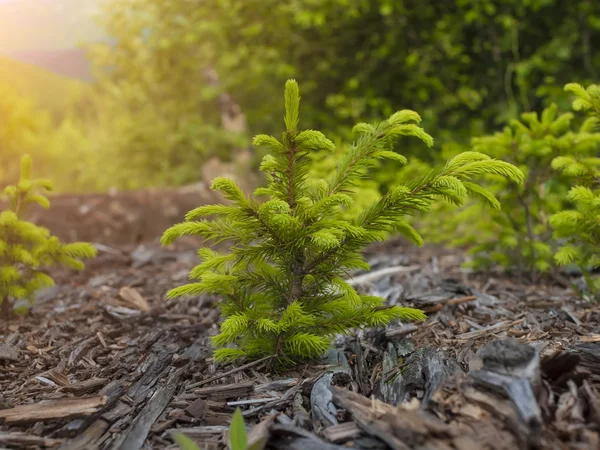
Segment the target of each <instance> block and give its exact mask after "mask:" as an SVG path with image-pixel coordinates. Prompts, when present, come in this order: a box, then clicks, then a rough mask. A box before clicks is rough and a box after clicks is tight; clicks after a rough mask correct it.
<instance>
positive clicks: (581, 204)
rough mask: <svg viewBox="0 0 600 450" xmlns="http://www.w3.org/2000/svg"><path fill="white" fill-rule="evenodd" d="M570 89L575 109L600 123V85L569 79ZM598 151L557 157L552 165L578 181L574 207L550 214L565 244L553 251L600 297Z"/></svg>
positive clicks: (571, 198)
mask: <svg viewBox="0 0 600 450" xmlns="http://www.w3.org/2000/svg"><path fill="white" fill-rule="evenodd" d="M565 90H566V91H567V92H571V93H573V94H575V96H576V98H575V100H574V101H573V109H574V110H576V111H585V112H587V113H588V114H589V118H588V120H587V121H586V123H587V124H588V126H589V127H590V128H591V127H596V128H598V127H600V86H598V85H591V86H589V87H588V88H587V89H586V88H584V87H583V86H581V85H579V84H576V83H570V84H567V85H566V86H565ZM596 155H597V153H596V154H594V155H591V156H586V157H583V158H573V157H570V158H557V159H556V160H554V161H553V163H552V167H553V168H554V169H556V170H558V171H560V172H562V173H564V174H567V175H569V176H570V177H572V178H573V179H574V180H575V181H576V185H575V186H573V187H572V188H571V189H570V190H569V193H568V195H567V200H568V201H570V202H571V205H572V208H570V209H566V210H564V211H560V212H558V213H556V214H554V215H553V216H552V217H551V218H550V223H551V224H552V226H553V228H554V236H555V237H556V238H558V239H559V240H560V241H561V243H562V247H561V248H560V249H559V250H558V251H557V252H556V254H555V255H554V259H555V261H556V262H557V263H558V264H560V265H567V264H575V265H577V266H578V267H579V268H580V269H581V271H582V273H583V275H584V278H585V280H586V283H587V287H588V289H589V291H590V292H591V294H592V295H593V296H594V297H595V298H596V300H598V299H600V295H599V294H600V278H595V279H594V278H593V277H592V274H591V271H592V270H593V269H597V268H598V267H600V157H598V156H596Z"/></svg>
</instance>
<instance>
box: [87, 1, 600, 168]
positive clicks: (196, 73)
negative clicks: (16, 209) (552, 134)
mask: <svg viewBox="0 0 600 450" xmlns="http://www.w3.org/2000/svg"><path fill="white" fill-rule="evenodd" d="M140 11H143V12H140ZM103 19H104V20H103V24H104V25H105V28H106V30H107V32H108V33H109V34H110V35H111V36H113V37H114V38H115V39H114V43H113V44H111V45H110V46H109V45H105V46H103V48H98V49H97V50H96V51H94V52H93V54H92V56H93V59H94V61H95V62H96V63H97V65H98V67H99V68H101V67H107V68H108V70H107V71H106V72H107V74H108V75H109V77H110V79H111V80H112V82H113V83H114V84H115V85H118V86H123V87H124V88H126V89H130V90H132V91H133V92H135V93H139V94H140V96H141V98H142V99H143V101H144V102H145V103H144V104H146V105H151V107H152V108H153V109H156V110H158V111H168V113H166V114H165V115H166V117H165V118H164V120H169V118H170V120H172V121H173V122H175V123H176V122H177V121H179V120H181V121H182V122H183V123H184V124H186V123H187V124H189V123H194V119H195V118H198V119H199V123H201V124H202V125H204V124H206V125H208V124H213V125H214V124H217V123H218V116H219V111H218V108H216V107H212V108H211V106H216V103H217V98H218V96H219V95H220V94H221V93H223V92H227V93H229V94H231V95H233V96H235V98H236V99H237V100H238V101H239V103H240V105H241V107H242V110H243V111H244V112H245V114H246V115H247V117H248V121H249V126H250V131H251V133H252V134H254V133H256V132H261V133H262V132H264V133H276V132H278V130H277V129H276V128H275V127H277V124H278V117H280V114H281V111H280V108H279V107H278V106H279V102H278V97H279V89H277V88H276V87H277V86H279V85H280V83H283V82H285V80H286V79H288V78H290V77H295V78H296V79H299V80H302V83H303V91H304V94H305V95H306V96H307V97H308V99H307V101H306V102H305V103H303V105H304V106H303V108H304V109H303V111H304V115H303V117H304V124H305V126H306V127H309V128H316V129H320V130H325V131H327V132H328V135H329V132H330V131H332V132H333V131H335V132H339V133H340V134H341V135H344V136H345V134H344V131H345V130H346V129H347V128H349V127H351V126H352V125H353V124H354V123H356V122H357V121H358V120H362V121H365V120H366V121H371V120H380V119H381V118H385V117H388V116H389V115H391V114H392V113H393V112H394V111H395V110H396V109H398V108H399V107H402V106H403V105H410V107H411V108H413V109H415V110H417V111H419V112H421V116H422V117H423V122H422V124H423V126H424V127H425V128H426V129H430V130H431V129H436V130H439V132H438V136H437V141H438V142H442V141H446V140H459V141H462V142H466V141H467V140H468V139H469V137H470V136H474V135H483V134H487V133H490V132H492V131H493V130H495V129H496V127H497V126H498V124H500V123H505V122H506V121H507V120H509V119H513V118H517V117H518V115H519V113H521V112H523V111H530V110H541V109H542V108H543V107H544V106H547V105H548V102H549V101H550V100H553V101H556V102H558V103H559V104H560V105H561V106H566V105H567V102H568V98H567V96H566V95H565V93H564V92H563V91H562V89H561V88H560V86H562V85H564V84H565V83H567V82H568V81H570V80H574V79H578V80H581V81H582V82H586V81H591V80H593V79H594V78H595V76H596V72H597V67H600V54H599V53H598V52H595V51H594V49H596V48H599V47H600V11H599V10H598V8H597V3H596V1H595V0H570V1H568V2H565V1H564V0H527V1H523V0H502V1H501V0H424V1H419V2H406V1H396V0H354V1H349V0H327V1H325V0H320V1H316V0H295V1H293V2H290V1H280V0H244V1H239V0H204V1H189V0H113V1H111V2H108V6H107V8H106V11H105V14H104V15H103ZM208 66H210V67H212V68H214V69H215V70H216V71H217V73H218V74H219V76H220V78H221V81H222V83H221V86H219V87H217V88H215V87H213V86H211V85H209V84H207V83H206V82H205V80H204V79H203V76H202V70H203V69H204V68H205V67H208ZM127 101H129V100H128V99H127ZM139 125H140V127H141V128H144V122H143V121H140V122H139ZM178 130H180V131H181V133H182V135H185V134H186V133H188V132H190V128H188V127H179V128H178ZM250 136H251V135H250ZM182 138H184V136H182ZM163 140H164V139H163ZM163 147H164V148H165V153H167V151H166V147H165V146H164V145H163ZM223 147H225V148H223ZM410 147H414V150H415V151H416V152H418V151H419V150H420V143H418V142H417V141H412V142H411V141H410V140H408V142H406V144H404V149H405V150H407V149H408V148H410ZM170 148H171V149H173V150H174V151H175V153H174V155H177V154H178V153H177V152H176V149H175V148H174V147H170ZM221 148H223V151H225V150H226V148H230V147H228V146H226V145H221ZM125 150H127V149H126V148H125ZM411 150H412V149H411ZM433 153H434V152H429V154H428V155H421V156H423V158H424V159H427V158H426V157H430V156H433ZM179 154H180V153H179ZM409 154H411V155H412V154H413V153H412V152H411V153H409ZM415 154H418V153H415ZM430 161H431V160H430ZM181 164H185V163H181Z"/></svg>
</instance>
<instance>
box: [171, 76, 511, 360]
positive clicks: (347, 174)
mask: <svg viewBox="0 0 600 450" xmlns="http://www.w3.org/2000/svg"><path fill="white" fill-rule="evenodd" d="M299 102H300V96H299V91H298V85H297V83H296V82H295V81H294V80H290V81H288V82H287V84H286V87H285V120H284V122H285V131H284V132H283V135H282V138H281V139H280V140H278V139H277V138H275V137H273V136H267V135H258V136H256V137H255V138H254V145H256V146H258V147H263V148H265V149H267V150H268V151H269V153H268V154H267V155H266V156H265V157H264V159H263V161H262V165H261V170H262V171H263V172H264V174H265V176H266V178H267V181H268V184H267V186H266V187H260V188H258V189H257V190H255V191H254V194H253V195H251V196H247V195H246V194H245V193H244V192H242V190H241V189H240V188H239V187H238V186H237V185H236V184H235V183H234V182H233V181H231V180H230V179H227V178H222V177H218V178H216V179H214V180H213V182H212V189H213V190H216V191H220V192H221V193H222V194H223V196H224V197H225V198H226V199H227V200H229V201H230V203H229V204H227V205H222V204H217V205H206V206H200V207H198V208H196V209H193V210H191V211H190V212H188V213H187V215H186V218H185V219H186V220H185V221H184V222H182V223H179V224H176V225H174V226H172V227H171V228H169V229H168V230H166V231H165V233H164V235H163V238H162V242H163V244H164V245H166V244H169V243H172V242H173V241H175V240H176V239H177V238H178V237H180V236H184V235H194V236H200V237H202V238H203V239H204V240H208V241H212V242H223V241H230V242H232V247H231V249H230V251H229V252H226V253H219V252H217V251H214V250H212V249H210V248H204V247H203V248H200V250H199V252H198V254H199V256H200V258H201V262H200V264H199V265H198V266H197V267H195V268H194V269H193V270H192V271H191V272H190V279H191V280H192V282H191V283H189V284H186V285H183V286H180V287H177V288H174V289H172V290H171V291H169V292H168V294H167V298H174V297H179V296H184V295H199V294H205V293H209V294H216V295H218V296H220V297H221V303H220V308H221V311H222V314H223V316H224V317H225V320H224V321H223V323H222V324H221V329H220V333H219V334H218V335H217V336H215V337H213V339H212V342H213V345H214V346H215V347H216V348H217V349H216V351H215V358H216V359H217V360H219V361H227V360H233V359H237V358H240V357H249V358H259V357H262V356H266V355H276V356H277V357H278V360H279V361H280V362H291V361H295V360H298V359H303V358H314V357H319V356H321V355H322V354H323V352H325V351H326V350H327V348H328V347H329V345H330V342H331V338H332V337H333V336H334V335H335V334H338V333H347V332H349V331H350V330H351V329H352V328H355V327H364V326H367V327H372V326H383V325H386V324H388V323H389V322H390V321H392V320H423V319H424V318H425V315H424V313H423V312H422V311H419V310H416V309H412V308H405V307H400V306H386V305H385V304H384V299H383V298H380V297H375V296H370V295H361V294H359V293H357V291H356V290H355V289H354V288H353V287H352V286H350V285H349V284H348V283H347V281H345V279H346V277H347V276H348V273H349V271H351V270H354V269H363V270H367V269H368V268H369V266H368V264H367V263H366V262H365V260H364V258H363V256H362V254H361V250H363V249H364V247H365V246H366V245H368V244H370V243H372V242H375V241H381V240H383V239H384V238H385V237H386V236H387V233H389V232H390V231H396V232H400V233H402V234H404V235H405V236H406V237H408V238H409V239H411V240H412V241H413V242H415V243H417V244H422V239H421V237H420V236H419V234H418V233H417V231H416V230H414V229H413V228H412V227H411V226H410V225H409V224H408V223H407V221H406V220H405V216H406V215H408V214H411V213H414V212H417V211H428V210H429V208H430V206H431V205H432V203H433V202H434V201H435V200H436V199H439V198H443V199H446V200H448V201H450V202H453V203H456V204H461V203H462V202H463V201H464V200H465V199H466V198H467V197H468V196H470V195H471V196H476V197H479V198H481V199H483V200H484V201H486V202H487V203H489V204H490V205H492V206H493V207H494V208H499V207H500V205H499V203H498V201H497V200H496V199H495V198H494V196H493V195H492V194H490V193H489V192H488V191H487V190H485V189H483V188H481V187H480V186H478V185H477V184H475V183H474V182H473V181H472V179H473V178H475V177H478V176H480V175H483V174H490V173H493V174H497V175H499V176H503V177H507V178H510V179H511V180H514V181H517V182H522V180H523V174H522V172H520V171H519V170H518V169H517V168H516V167H514V166H512V165H511V164H508V163H505V162H503V161H498V160H494V159H491V158H490V157H488V156H486V155H484V154H481V153H476V152H465V153H462V154H460V155H458V156H456V157H455V158H453V159H451V160H450V161H448V162H447V163H446V164H445V165H444V166H443V167H440V168H438V169H435V170H432V171H430V172H429V173H427V174H426V175H424V176H421V177H419V178H417V179H414V180H412V181H410V182H408V183H406V184H403V185H399V186H396V187H394V188H393V189H391V190H389V191H388V192H387V193H386V194H385V195H384V196H383V197H382V198H381V199H379V200H378V201H376V202H374V203H373V204H372V205H371V206H370V207H368V208H366V209H365V210H364V211H363V212H361V213H360V214H357V215H355V216H354V217H352V218H348V216H347V215H345V210H346V209H347V208H350V207H351V206H352V204H353V202H354V198H355V197H356V196H357V195H360V192H357V190H356V188H355V186H356V183H357V182H358V181H359V180H361V179H363V178H365V177H367V176H369V168H370V167H371V166H372V165H373V164H374V162H375V161H378V160H385V159H388V160H396V161H400V162H403V163H404V162H406V159H405V158H404V157H403V156H402V155H400V154H398V153H396V152H394V151H393V144H394V142H395V141H396V140H397V138H399V137H400V136H412V137H416V138H418V139H420V140H421V141H423V142H424V143H425V144H427V145H428V146H430V147H431V146H432V145H433V139H432V137H431V136H430V135H429V134H427V133H426V132H425V131H424V130H423V129H422V128H420V127H419V126H418V123H419V121H420V117H419V115H418V114H417V113H416V112H413V111H409V110H402V111H398V112H396V113H395V114H393V115H392V116H390V117H389V118H388V119H386V120H384V121H382V122H380V123H376V124H367V123H360V124H358V125H356V126H355V127H354V129H353V132H354V135H355V137H356V139H355V141H354V143H353V144H352V145H351V146H349V147H348V151H347V153H346V154H345V155H344V156H343V157H342V158H341V159H340V160H339V162H338V164H337V167H336V169H335V170H334V171H333V172H332V173H331V175H330V176H329V177H328V178H326V179H316V180H315V179H311V178H310V177H309V173H310V164H311V161H314V160H313V159H312V158H309V154H311V153H313V152H320V151H325V152H332V151H333V150H334V144H333V143H332V142H331V141H330V140H329V139H327V138H326V137H325V136H324V135H323V134H322V133H320V132H319V131H315V130H300V129H299V127H298V124H299Z"/></svg>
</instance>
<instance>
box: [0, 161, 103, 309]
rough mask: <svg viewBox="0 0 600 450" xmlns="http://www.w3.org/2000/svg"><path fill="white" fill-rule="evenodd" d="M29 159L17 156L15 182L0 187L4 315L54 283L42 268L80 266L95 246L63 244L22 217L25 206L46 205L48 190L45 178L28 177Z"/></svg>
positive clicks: (0, 289)
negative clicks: (4, 202)
mask: <svg viewBox="0 0 600 450" xmlns="http://www.w3.org/2000/svg"><path fill="white" fill-rule="evenodd" d="M31 165H32V161H31V158H30V157H29V156H28V155H25V156H24V157H23V158H22V159H21V175H20V179H19V182H18V183H17V184H16V185H11V186H7V187H6V188H5V189H4V197H5V198H6V200H7V201H8V209H7V210H5V211H2V212H1V213H0V305H1V306H0V309H1V311H2V315H3V316H4V317H5V318H7V317H8V316H10V314H11V310H12V309H14V310H16V312H18V313H23V312H26V311H27V310H28V309H29V308H30V307H31V305H32V303H33V300H34V295H35V293H36V292H37V291H38V290H40V289H42V288H45V287H50V286H52V285H53V284H54V280H53V279H52V277H51V276H50V275H48V274H47V273H46V272H45V271H44V269H46V268H48V267H50V266H53V265H62V266H66V267H70V268H73V269H76V270H81V269H83V268H84V264H83V262H82V259H87V258H93V257H94V256H95V255H96V249H95V248H94V247H93V246H92V245H90V244H88V243H85V242H74V243H71V244H63V243H61V242H60V241H59V239H58V238H57V237H56V236H52V235H51V234H50V232H49V231H48V230H47V229H46V228H43V227H40V226H37V225H35V224H33V223H31V222H28V221H27V220H25V219H24V216H25V214H26V212H27V208H28V207H29V206H30V205H32V204H36V203H37V204H38V205H40V206H42V207H43V208H46V209H47V208H49V207H50V202H49V200H48V198H47V197H46V196H45V195H44V193H45V191H50V190H51V189H52V183H51V182H50V181H48V180H42V179H32V178H31Z"/></svg>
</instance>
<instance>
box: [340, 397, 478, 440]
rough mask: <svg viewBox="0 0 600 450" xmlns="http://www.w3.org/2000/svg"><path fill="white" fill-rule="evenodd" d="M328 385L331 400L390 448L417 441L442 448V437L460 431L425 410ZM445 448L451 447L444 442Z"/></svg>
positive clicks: (456, 435)
mask: <svg viewBox="0 0 600 450" xmlns="http://www.w3.org/2000/svg"><path fill="white" fill-rule="evenodd" d="M331 389H332V392H333V400H334V402H335V403H336V404H337V405H338V406H340V407H343V408H344V409H345V410H346V411H347V412H349V413H350V414H351V415H352V418H353V419H354V421H355V422H356V423H357V424H358V426H359V427H360V428H361V429H362V430H364V431H365V432H366V433H368V434H370V435H372V436H375V437H377V438H379V439H381V440H382V441H383V442H385V443H386V444H387V445H388V446H389V447H390V448H391V449H392V450H409V449H411V448H414V447H415V446H417V445H419V446H422V448H432V449H435V448H439V449H441V448H443V447H440V445H441V443H440V441H441V440H448V441H452V440H453V439H454V438H456V437H458V435H459V433H458V430H455V429H454V428H452V427H451V426H449V425H446V424H445V423H443V422H441V421H440V420H439V419H437V418H435V417H434V416H431V415H429V414H428V413H426V412H425V411H422V410H419V409H417V410H415V409H412V410H411V409H402V408H398V407H394V406H392V405H389V404H387V403H383V402H381V401H379V400H374V399H368V398H366V397H364V396H362V395H360V394H357V393H354V392H351V391H349V390H347V389H343V388H340V387H337V386H333V387H332V388H331ZM462 439H468V437H467V436H462ZM425 443H427V445H424V444H425ZM473 444H474V443H473ZM445 448H446V449H452V447H448V446H447V445H446V447H445ZM473 448H476V447H473Z"/></svg>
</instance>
